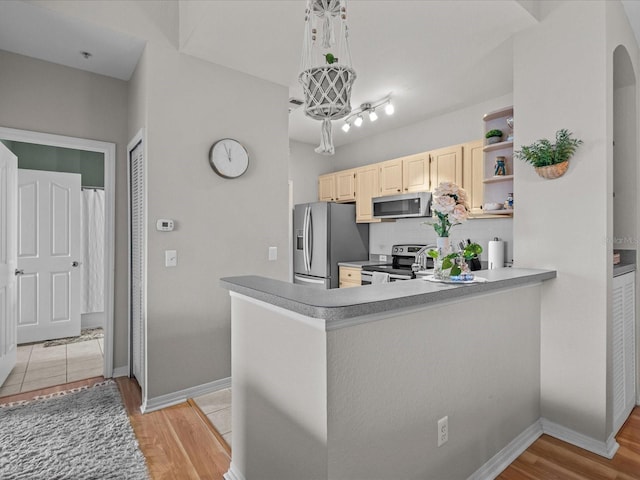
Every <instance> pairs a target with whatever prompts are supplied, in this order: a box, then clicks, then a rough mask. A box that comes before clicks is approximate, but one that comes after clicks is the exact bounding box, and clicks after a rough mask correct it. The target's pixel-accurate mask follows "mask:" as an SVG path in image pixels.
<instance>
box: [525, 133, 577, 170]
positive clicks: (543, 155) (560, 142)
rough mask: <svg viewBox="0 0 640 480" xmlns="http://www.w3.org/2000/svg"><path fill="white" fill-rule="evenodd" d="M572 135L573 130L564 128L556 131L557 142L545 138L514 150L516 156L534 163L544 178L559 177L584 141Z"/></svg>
mask: <svg viewBox="0 0 640 480" xmlns="http://www.w3.org/2000/svg"><path fill="white" fill-rule="evenodd" d="M571 135H572V133H571V132H569V131H568V130H567V129H566V128H563V129H561V130H558V131H557V132H556V143H551V142H550V141H549V140H547V139H546V138H543V139H540V140H537V141H535V142H534V143H532V144H531V145H524V146H522V148H521V149H520V150H517V151H515V152H514V156H515V157H516V158H519V159H520V160H524V161H525V162H528V163H530V164H531V165H533V166H534V168H535V170H536V173H537V174H538V175H540V176H541V177H542V178H546V179H549V180H552V179H554V178H559V177H561V176H562V175H564V174H565V173H566V172H567V169H568V168H569V159H570V158H571V156H572V155H573V154H574V153H575V151H576V149H577V148H578V146H580V145H581V144H582V143H583V142H582V140H579V139H575V138H571Z"/></svg>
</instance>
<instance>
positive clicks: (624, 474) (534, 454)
mask: <svg viewBox="0 0 640 480" xmlns="http://www.w3.org/2000/svg"><path fill="white" fill-rule="evenodd" d="M616 440H617V441H618V443H619V444H620V448H619V449H618V452H617V453H616V455H615V457H614V458H613V459H612V460H607V459H606V458H603V457H601V456H599V455H596V454H594V453H591V452H587V451H586V450H582V449H581V448H578V447H574V446H573V445H569V444H567V443H564V442H562V441H561V440H557V439H555V438H553V437H550V436H548V435H542V436H541V437H540V438H539V439H538V440H536V441H535V442H534V443H533V445H531V446H530V447H529V448H527V450H526V451H525V452H524V453H523V454H522V455H520V456H519V457H518V458H517V459H516V461H515V462H513V463H512V464H511V465H510V466H509V467H508V468H507V469H506V470H505V471H504V472H502V474H501V475H500V476H499V477H498V480H547V479H549V480H556V479H557V480H600V479H607V480H638V479H640V407H636V408H635V409H634V410H633V412H632V413H631V416H630V417H629V419H628V420H627V422H626V423H625V424H624V426H623V427H622V429H620V432H619V433H618V436H617V437H616Z"/></svg>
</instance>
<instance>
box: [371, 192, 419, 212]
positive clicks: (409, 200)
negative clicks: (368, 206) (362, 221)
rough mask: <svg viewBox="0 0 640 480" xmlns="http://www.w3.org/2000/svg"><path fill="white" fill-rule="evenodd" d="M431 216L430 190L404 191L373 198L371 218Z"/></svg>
mask: <svg viewBox="0 0 640 480" xmlns="http://www.w3.org/2000/svg"><path fill="white" fill-rule="evenodd" d="M430 216H431V192H417V193H405V194H402V195H391V196H388V197H375V198H374V199H373V218H411V217H430Z"/></svg>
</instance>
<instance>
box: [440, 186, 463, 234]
mask: <svg viewBox="0 0 640 480" xmlns="http://www.w3.org/2000/svg"><path fill="white" fill-rule="evenodd" d="M433 196H434V198H433V201H432V203H431V210H432V211H433V214H434V216H436V217H437V222H434V223H431V225H433V228H434V229H435V231H436V233H437V234H438V236H439V237H448V236H449V230H450V229H451V227H453V226H454V225H459V224H461V223H462V222H465V221H466V220H467V218H469V197H468V196H467V192H465V191H464V189H462V188H460V187H459V186H458V185H456V184H455V183H452V182H442V183H440V185H438V187H437V188H436V189H435V190H434V191H433Z"/></svg>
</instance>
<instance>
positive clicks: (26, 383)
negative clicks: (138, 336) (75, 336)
mask: <svg viewBox="0 0 640 480" xmlns="http://www.w3.org/2000/svg"><path fill="white" fill-rule="evenodd" d="M103 350H104V343H103V339H102V338H100V339H96V340H87V341H85V342H78V343H69V344H67V345H59V346H55V347H43V344H42V343H36V344H32V345H19V346H18V361H17V363H16V366H15V367H14V369H13V370H12V371H11V373H10V374H9V377H8V378H7V380H6V381H5V382H4V383H3V384H2V386H1V387H0V397H4V396H6V395H14V394H16V393H22V392H28V391H30V390H38V389H40V388H46V387H51V386H54V385H60V384H62V383H67V382H75V381H76V380H82V379H85V378H91V377H97V376H100V375H102V372H103V370H102V368H103V362H104V352H103Z"/></svg>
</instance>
